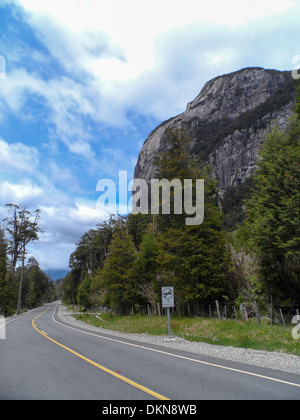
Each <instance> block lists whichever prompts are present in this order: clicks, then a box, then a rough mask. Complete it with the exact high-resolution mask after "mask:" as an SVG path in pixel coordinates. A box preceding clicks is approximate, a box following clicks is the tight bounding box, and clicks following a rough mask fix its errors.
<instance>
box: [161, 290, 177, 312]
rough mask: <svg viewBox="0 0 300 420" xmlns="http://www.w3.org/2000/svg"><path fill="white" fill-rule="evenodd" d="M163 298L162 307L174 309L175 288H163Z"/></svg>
mask: <svg viewBox="0 0 300 420" xmlns="http://www.w3.org/2000/svg"><path fill="white" fill-rule="evenodd" d="M161 296H162V307H163V308H173V306H174V287H162V288H161Z"/></svg>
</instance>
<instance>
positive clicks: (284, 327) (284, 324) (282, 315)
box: [279, 308, 286, 331]
mask: <svg viewBox="0 0 300 420" xmlns="http://www.w3.org/2000/svg"><path fill="white" fill-rule="evenodd" d="M279 312H280V316H281V320H282V323H283V328H284V329H285V331H286V327H285V322H284V318H283V314H282V310H281V308H279Z"/></svg>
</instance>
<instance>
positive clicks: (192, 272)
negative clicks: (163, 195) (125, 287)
mask: <svg viewBox="0 0 300 420" xmlns="http://www.w3.org/2000/svg"><path fill="white" fill-rule="evenodd" d="M166 144H167V148H166V150H164V151H163V152H162V153H160V154H159V156H158V158H157V161H156V166H157V173H156V176H157V177H159V178H160V179H161V178H167V179H169V180H171V179H179V180H180V181H181V182H182V183H183V181H184V180H185V179H192V180H196V179H204V185H205V188H204V195H205V203H204V209H205V210H204V213H205V216H204V221H203V223H202V224H200V225H195V226H186V223H185V218H186V214H184V211H182V214H172V213H171V214H170V215H159V216H158V217H157V230H158V235H157V241H158V244H159V247H160V254H159V256H158V258H157V261H158V263H159V270H160V274H161V279H162V282H163V283H164V284H168V285H174V286H175V298H176V302H177V306H180V307H181V308H182V310H185V309H184V308H185V307H187V309H188V312H189V313H191V305H197V303H200V302H203V301H204V300H208V299H214V298H218V297H220V296H222V294H224V291H225V290H226V287H227V284H226V280H227V274H228V271H229V267H230V253H229V248H228V247H227V245H226V241H225V236H224V232H222V212H221V211H220V209H219V208H218V205H217V190H216V182H215V181H214V180H213V179H212V178H211V177H210V169H209V168H208V167H203V168H200V166H199V165H198V164H197V162H195V161H193V159H192V158H191V157H190V153H189V151H190V140H189V138H188V135H187V133H186V132H185V131H184V130H182V129H181V130H175V131H173V130H170V129H168V130H166ZM172 198H174V196H171V200H172ZM193 198H195V190H193Z"/></svg>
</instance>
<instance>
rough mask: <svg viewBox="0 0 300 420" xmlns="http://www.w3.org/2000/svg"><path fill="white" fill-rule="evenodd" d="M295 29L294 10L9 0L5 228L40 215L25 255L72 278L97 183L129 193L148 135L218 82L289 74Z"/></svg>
mask: <svg viewBox="0 0 300 420" xmlns="http://www.w3.org/2000/svg"><path fill="white" fill-rule="evenodd" d="M299 22H300V4H299V1H295V0H265V1H263V2H262V1H257V0H252V1H243V0H228V1H227V2H224V1H217V0H211V1H210V2H207V1H202V0H184V1H183V0H172V1H171V0H164V1H161V0H160V1H158V0H152V1H151V2H145V1H144V0H129V1H124V0H110V1H104V0H103V1H102V0H60V1H57V0H52V1H50V0H1V3H0V56H1V58H2V59H1V60H0V217H1V219H2V218H3V217H5V215H6V210H5V204H6V203H15V204H19V205H23V206H26V207H27V208H28V209H29V210H33V209H35V208H40V209H41V210H42V220H41V225H42V227H43V229H44V230H45V233H44V234H42V235H41V238H40V241H39V242H37V243H33V244H32V246H31V247H30V249H29V255H34V256H35V257H36V258H37V260H38V261H39V263H40V265H41V266H42V268H44V269H55V268H56V269H59V268H67V267H68V261H69V255H70V253H71V252H72V251H73V250H74V249H75V243H76V242H78V240H79V239H80V237H81V236H82V235H83V233H85V232H86V231H87V230H88V229H90V228H94V227H96V224H97V223H100V222H101V221H103V220H104V219H105V217H106V215H105V212H104V211H101V210H100V209H99V208H97V207H96V202H97V198H98V197H99V192H97V191H96V185H97V182H98V181H99V179H102V178H110V179H113V180H115V181H116V183H117V181H118V174H119V171H127V172H128V181H130V180H131V179H132V176H133V171H134V166H135V163H136V161H137V157H138V153H139V150H140V148H141V146H142V144H143V142H144V141H145V139H146V138H147V135H148V134H149V133H150V131H152V130H153V129H154V128H155V127H156V126H157V125H158V124H160V123H161V122H162V121H164V120H165V119H167V118H170V117H172V116H174V115H177V114H179V113H181V112H183V111H184V110H185V107H186V104H187V103H188V102H189V101H191V100H192V99H193V98H194V97H195V96H196V95H197V94H198V93H199V91H200V90H201V88H202V87H203V85H204V83H205V82H206V81H208V80H210V79H211V78H213V77H215V76H218V75H221V74H224V73H229V72H231V71H236V70H238V69H240V68H243V67H248V66H260V67H265V68H274V69H278V70H291V69H292V68H293V67H294V66H295V63H293V61H292V60H293V57H295V56H299V55H300V45H299V39H300V25H299ZM298 62H300V59H299V60H298ZM1 63H2V64H1ZM3 63H5V67H3V66H4V65H3Z"/></svg>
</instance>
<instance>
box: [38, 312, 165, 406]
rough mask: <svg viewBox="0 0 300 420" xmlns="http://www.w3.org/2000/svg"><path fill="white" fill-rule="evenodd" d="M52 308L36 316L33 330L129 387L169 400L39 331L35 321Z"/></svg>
mask: <svg viewBox="0 0 300 420" xmlns="http://www.w3.org/2000/svg"><path fill="white" fill-rule="evenodd" d="M50 307H51V306H49V308H47V309H46V311H44V312H42V313H40V314H39V315H38V316H36V317H35V318H34V319H33V320H32V323H31V324H32V326H33V328H34V329H35V330H36V331H37V332H38V333H39V334H41V335H42V336H43V337H46V338H48V340H50V341H52V342H53V343H55V344H57V345H58V346H60V347H62V348H63V349H65V350H67V351H69V352H70V353H72V354H74V355H75V356H77V357H79V358H80V359H82V360H85V361H86V362H88V363H90V364H91V365H93V366H96V367H97V368H99V369H101V370H103V371H104V372H106V373H109V374H110V375H112V376H114V377H115V378H118V379H120V380H121V381H123V382H126V383H127V384H129V385H131V386H133V387H135V388H137V389H139V390H141V391H144V392H146V393H147V394H149V395H151V396H153V397H155V398H157V399H159V400H169V398H167V397H164V396H163V395H161V394H158V393H157V392H154V391H152V390H151V389H149V388H146V387H144V386H143V385H140V384H138V383H137V382H134V381H132V380H131V379H128V378H126V377H125V376H123V375H120V374H119V373H116V372H114V371H112V370H110V369H108V368H106V367H105V366H102V365H100V364H99V363H96V362H94V361H93V360H91V359H88V358H87V357H85V356H83V355H82V354H80V353H77V352H76V351H74V350H72V349H70V348H69V347H67V346H65V345H63V344H61V343H59V342H58V341H56V340H54V339H53V338H51V337H49V336H48V334H47V333H45V332H44V331H42V330H39V329H38V328H37V326H36V324H35V320H36V319H37V318H39V317H40V316H41V315H43V314H45V313H46V312H47V311H48V310H49V309H50Z"/></svg>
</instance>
